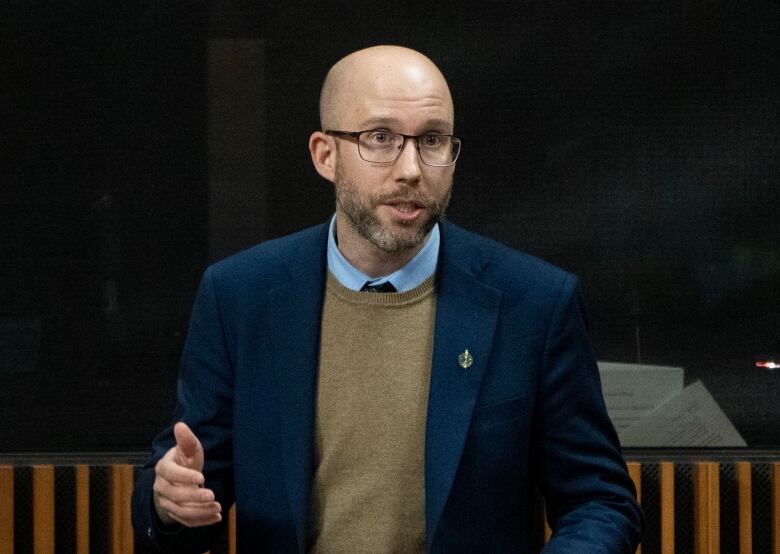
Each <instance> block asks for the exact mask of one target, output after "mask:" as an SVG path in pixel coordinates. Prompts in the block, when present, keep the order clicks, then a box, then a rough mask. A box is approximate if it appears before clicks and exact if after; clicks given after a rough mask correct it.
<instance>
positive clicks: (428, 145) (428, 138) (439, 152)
mask: <svg viewBox="0 0 780 554" xmlns="http://www.w3.org/2000/svg"><path fill="white" fill-rule="evenodd" d="M416 140H417V147H418V151H419V153H420V159H421V160H422V162H423V163H424V164H426V165H433V166H448V165H452V164H453V163H454V162H455V160H456V159H457V157H458V152H459V150H460V141H459V140H458V139H456V138H454V137H450V136H448V135H436V134H430V135H422V136H420V137H417V139H416ZM404 141H405V137H404V136H403V135H400V134H398V133H391V132H389V131H365V132H363V133H361V134H360V136H359V137H358V150H359V152H360V156H361V157H362V158H363V159H364V160H366V161H368V162H376V163H389V162H392V161H395V159H396V158H397V157H398V156H399V154H400V153H401V149H402V148H403V146H404Z"/></svg>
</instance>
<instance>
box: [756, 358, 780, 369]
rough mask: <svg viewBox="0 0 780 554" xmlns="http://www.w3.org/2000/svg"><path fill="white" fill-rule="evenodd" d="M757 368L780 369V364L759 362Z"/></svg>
mask: <svg viewBox="0 0 780 554" xmlns="http://www.w3.org/2000/svg"><path fill="white" fill-rule="evenodd" d="M756 367H762V368H765V369H780V363H778V362H776V361H774V360H766V361H765V360H759V361H757V362H756Z"/></svg>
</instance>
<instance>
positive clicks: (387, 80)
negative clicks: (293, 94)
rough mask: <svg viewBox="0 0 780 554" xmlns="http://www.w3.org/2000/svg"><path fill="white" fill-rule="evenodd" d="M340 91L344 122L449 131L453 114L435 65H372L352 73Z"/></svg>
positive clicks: (408, 130) (407, 130)
mask: <svg viewBox="0 0 780 554" xmlns="http://www.w3.org/2000/svg"><path fill="white" fill-rule="evenodd" d="M351 81H352V82H351V83H350V86H349V87H347V88H346V90H345V94H344V105H343V107H342V116H343V122H344V124H345V125H352V126H357V127H360V128H361V129H366V128H371V127H372V126H376V125H383V126H387V127H389V128H391V129H392V130H394V131H398V132H404V133H409V134H415V133H418V132H421V131H426V130H428V131H430V130H434V131H440V132H452V127H453V123H454V114H453V107H452V99H451V97H450V92H449V88H448V87H447V83H446V81H445V80H444V78H443V77H442V76H441V74H440V73H439V72H438V70H436V69H435V68H429V67H425V66H420V65H409V66H401V67H394V66H391V65H389V64H385V65H382V64H376V65H374V66H372V67H369V68H366V70H365V71H363V72H356V73H355V74H354V78H353V79H351Z"/></svg>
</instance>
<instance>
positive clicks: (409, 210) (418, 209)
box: [386, 201, 425, 221]
mask: <svg viewBox="0 0 780 554" xmlns="http://www.w3.org/2000/svg"><path fill="white" fill-rule="evenodd" d="M386 206H387V207H388V208H390V213H391V214H392V216H393V217H394V218H395V219H399V220H401V221H413V220H415V219H417V218H418V217H419V216H420V215H421V214H422V213H423V211H424V210H425V207H424V206H423V205H422V204H418V203H416V202H405V201H402V202H389V203H387V204H386Z"/></svg>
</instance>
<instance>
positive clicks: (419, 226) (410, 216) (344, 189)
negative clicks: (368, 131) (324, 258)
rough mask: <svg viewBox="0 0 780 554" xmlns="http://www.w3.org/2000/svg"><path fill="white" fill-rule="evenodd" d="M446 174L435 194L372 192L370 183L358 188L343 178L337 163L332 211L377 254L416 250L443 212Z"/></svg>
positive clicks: (449, 186)
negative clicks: (376, 250) (337, 212)
mask: <svg viewBox="0 0 780 554" xmlns="http://www.w3.org/2000/svg"><path fill="white" fill-rule="evenodd" d="M339 157H340V154H339ZM437 169H441V168H437ZM448 173H449V183H444V182H442V183H437V185H438V186H437V187H436V188H437V189H438V190H437V191H436V193H435V194H427V193H425V192H423V191H421V190H420V187H409V186H404V185H400V186H394V187H392V188H390V189H388V192H372V191H371V184H370V183H369V184H367V185H363V186H361V185H359V184H358V183H357V182H355V181H352V180H351V179H349V178H348V177H346V176H345V175H344V169H343V164H342V163H341V161H339V165H338V166H337V167H336V180H335V187H336V209H337V210H338V211H339V212H341V213H342V214H343V215H344V216H346V219H347V221H348V224H349V225H350V226H351V227H352V229H353V230H354V232H355V233H357V234H358V235H359V236H360V237H362V238H364V239H365V240H367V241H368V242H370V243H371V244H372V245H374V246H376V247H377V248H379V249H380V250H383V251H385V252H399V251H402V250H407V249H411V248H416V247H418V246H420V245H421V244H422V243H423V241H424V240H425V237H427V236H428V233H429V232H430V231H431V229H433V226H434V225H435V224H436V222H438V221H439V219H440V218H441V216H442V214H443V213H444V210H445V209H446V208H447V204H448V203H449V200H450V192H451V190H452V171H449V172H448Z"/></svg>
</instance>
